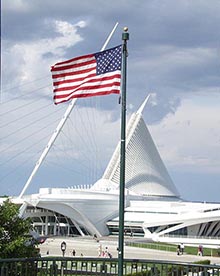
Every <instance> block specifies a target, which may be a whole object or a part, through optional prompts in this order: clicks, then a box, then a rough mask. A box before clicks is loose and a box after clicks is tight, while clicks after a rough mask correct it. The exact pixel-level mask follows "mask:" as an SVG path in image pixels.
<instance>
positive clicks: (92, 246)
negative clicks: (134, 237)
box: [39, 237, 220, 264]
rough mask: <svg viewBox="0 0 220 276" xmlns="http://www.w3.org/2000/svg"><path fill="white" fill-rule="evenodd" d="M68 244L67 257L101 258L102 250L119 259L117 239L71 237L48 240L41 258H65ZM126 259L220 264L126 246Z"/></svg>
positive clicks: (214, 258) (215, 259)
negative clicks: (64, 246)
mask: <svg viewBox="0 0 220 276" xmlns="http://www.w3.org/2000/svg"><path fill="white" fill-rule="evenodd" d="M63 241H65V242H66V251H65V256H66V257H73V252H74V254H75V256H76V257H80V256H85V257H100V248H102V249H103V250H105V248H106V247H107V248H108V251H109V252H110V253H111V255H112V257H113V258H117V257H118V252H117V246H118V242H117V240H116V239H111V238H109V237H107V238H103V237H102V238H101V239H100V240H98V241H97V240H95V239H92V238H78V237H77V238H76V237H74V238H69V237H55V238H48V239H47V240H46V241H45V243H43V244H41V245H40V246H39V247H40V252H41V256H47V255H48V256H63V252H62V250H61V243H62V242H63ZM124 258H127V259H148V260H163V261H178V262H197V261H200V260H207V259H209V260H210V261H211V263H212V264H220V258H219V257H210V256H197V255H187V254H183V255H177V254H176V252H170V251H160V250H153V249H148V248H138V247H131V246H125V247H124Z"/></svg>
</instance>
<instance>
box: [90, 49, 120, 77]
mask: <svg viewBox="0 0 220 276" xmlns="http://www.w3.org/2000/svg"><path fill="white" fill-rule="evenodd" d="M121 53H122V45H120V46H117V47H115V48H111V49H109V50H106V51H103V52H99V53H96V54H95V58H96V63H97V67H96V74H97V75H101V74H105V73H108V72H114V71H116V70H121V59H122V54H121Z"/></svg>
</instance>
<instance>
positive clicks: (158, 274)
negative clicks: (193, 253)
mask: <svg viewBox="0 0 220 276" xmlns="http://www.w3.org/2000/svg"><path fill="white" fill-rule="evenodd" d="M123 274H124V275H127V276H128V275H138V276H139V275H140V276H141V275H142V276H187V275H188V276H195V275H198V276H208V275H209V276H214V275H219V276H220V265H205V264H189V263H179V262H178V263H177V262H166V261H152V260H135V259H125V260H124V273H123ZM64 275H106V276H111V275H118V260H117V259H106V258H98V259H97V258H84V257H81V258H79V257H72V258H65V257H56V258H52V257H45V258H37V259H36V258H34V259H0V276H64Z"/></svg>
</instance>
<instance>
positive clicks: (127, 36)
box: [122, 27, 129, 40]
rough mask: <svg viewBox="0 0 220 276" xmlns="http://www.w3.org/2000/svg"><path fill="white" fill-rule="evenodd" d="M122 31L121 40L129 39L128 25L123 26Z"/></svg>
mask: <svg viewBox="0 0 220 276" xmlns="http://www.w3.org/2000/svg"><path fill="white" fill-rule="evenodd" d="M123 30H124V32H123V33H122V40H129V33H128V27H124V29H123Z"/></svg>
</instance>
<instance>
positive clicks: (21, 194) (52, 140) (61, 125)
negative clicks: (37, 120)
mask: <svg viewBox="0 0 220 276" xmlns="http://www.w3.org/2000/svg"><path fill="white" fill-rule="evenodd" d="M117 26H118V22H117V23H116V24H115V26H114V28H113V29H112V31H111V33H110V34H109V36H108V38H107V39H106V41H105V43H104V45H103V46H102V48H101V50H100V51H104V50H105V48H106V46H107V44H108V42H109V41H110V39H111V37H112V35H113V34H114V32H115V30H116V28H117ZM76 101H77V98H75V99H73V100H72V101H71V102H70V104H69V106H68V108H67V110H66V112H65V113H64V115H63V117H62V119H61V121H60V122H59V124H58V126H57V128H56V129H55V131H54V133H53V135H52V136H51V138H50V140H49V142H48V144H47V146H46V148H45V149H44V151H43V152H42V154H41V156H40V158H39V160H38V161H37V163H36V165H35V167H34V169H33V171H32V173H31V175H30V177H29V178H28V180H27V182H26V184H25V185H24V187H23V189H22V191H21V193H20V195H19V196H18V198H21V197H22V196H23V195H24V193H25V191H26V190H27V188H28V187H29V185H30V183H31V181H32V179H33V177H34V176H35V174H36V172H37V171H38V169H39V167H40V166H41V164H42V162H43V161H44V159H45V158H46V156H47V154H48V152H49V150H50V148H51V147H52V145H53V144H54V142H55V140H56V138H57V137H58V135H59V133H60V131H61V130H62V128H63V126H64V124H65V122H66V120H67V119H68V117H69V115H70V113H71V111H72V109H73V107H74V106H75V104H76ZM21 208H22V207H21ZM24 209H25V207H24ZM20 211H21V210H20Z"/></svg>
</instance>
